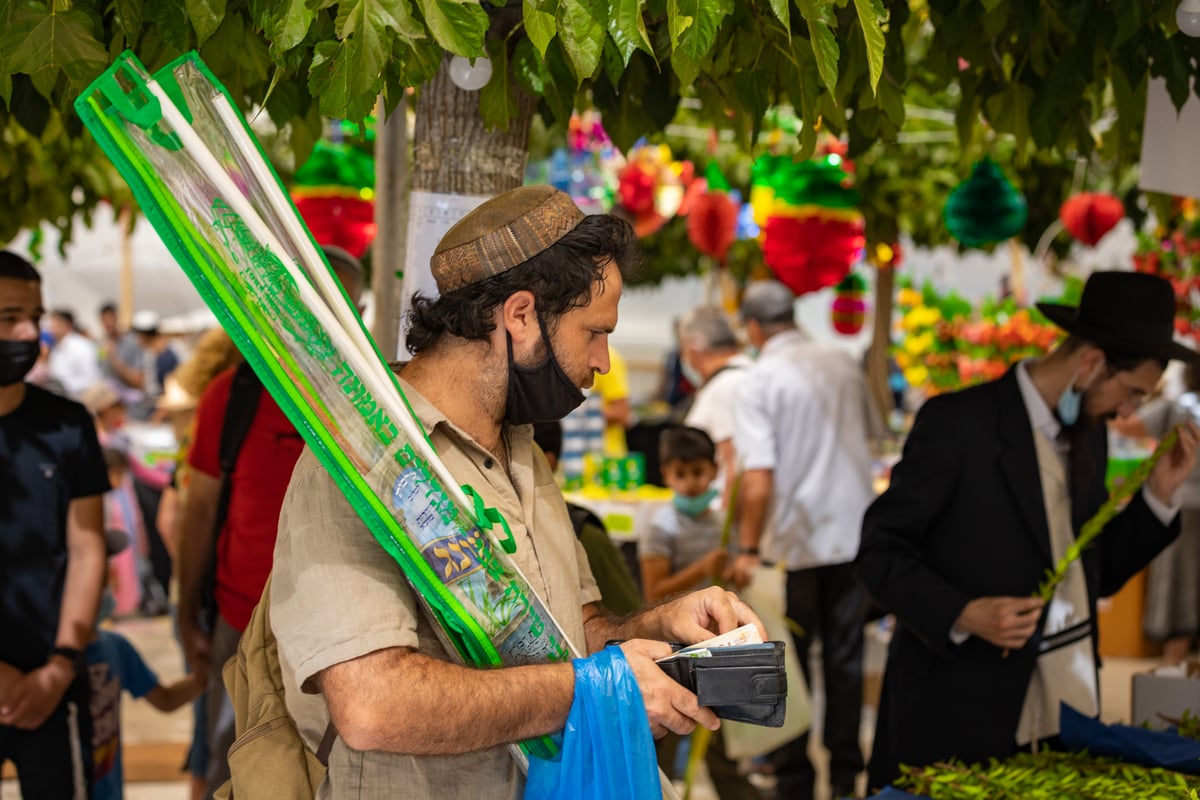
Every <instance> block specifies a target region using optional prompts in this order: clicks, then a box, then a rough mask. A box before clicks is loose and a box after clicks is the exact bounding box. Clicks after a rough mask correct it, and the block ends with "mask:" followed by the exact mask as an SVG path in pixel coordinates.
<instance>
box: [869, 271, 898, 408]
mask: <svg viewBox="0 0 1200 800" xmlns="http://www.w3.org/2000/svg"><path fill="white" fill-rule="evenodd" d="M895 290H896V270H895V268H894V267H891V266H889V267H878V268H876V270H875V335H874V337H873V338H872V339H871V354H870V357H869V359H868V361H867V388H868V391H870V393H871V397H872V399H874V401H875V407H876V408H878V409H879V413H880V414H881V415H882V416H883V419H884V420H885V421H886V420H887V418H888V416H889V415H890V414H891V413H892V408H893V404H892V388H891V386H890V385H889V383H888V356H889V354H890V351H891V348H892V298H893V296H894V294H895Z"/></svg>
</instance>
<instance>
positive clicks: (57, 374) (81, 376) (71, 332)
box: [46, 309, 103, 400]
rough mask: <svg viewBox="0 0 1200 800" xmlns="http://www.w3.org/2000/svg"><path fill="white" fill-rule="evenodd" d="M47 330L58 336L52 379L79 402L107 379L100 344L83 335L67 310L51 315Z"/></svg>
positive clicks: (53, 349) (52, 350)
mask: <svg viewBox="0 0 1200 800" xmlns="http://www.w3.org/2000/svg"><path fill="white" fill-rule="evenodd" d="M46 329H47V331H48V332H49V333H50V335H51V336H53V337H54V345H53V347H51V348H50V360H49V371H50V377H51V378H53V379H54V380H56V381H58V382H59V384H61V385H62V387H63V389H64V390H66V393H67V396H68V397H70V398H71V399H72V400H78V399H79V398H80V397H81V396H82V395H83V393H84V392H85V391H87V390H88V389H90V388H91V387H92V386H94V385H95V384H97V383H99V382H100V381H101V380H102V379H103V375H101V373H100V355H99V352H98V351H97V349H96V343H95V342H93V341H92V340H91V339H89V338H87V337H86V336H84V335H83V334H81V333H79V330H78V329H77V328H76V327H75V315H74V314H72V313H71V312H70V311H67V310H65V309H58V310H55V311H51V312H50V313H49V314H48V315H47V317H46Z"/></svg>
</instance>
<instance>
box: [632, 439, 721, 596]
mask: <svg viewBox="0 0 1200 800" xmlns="http://www.w3.org/2000/svg"><path fill="white" fill-rule="evenodd" d="M659 461H660V463H661V465H662V474H663V483H665V484H666V485H667V486H668V487H669V488H670V489H671V491H673V492H674V493H675V496H674V497H673V498H672V500H671V505H670V506H664V507H662V508H660V509H658V511H657V512H655V514H654V516H653V517H652V518H651V520H650V529H649V530H647V531H646V532H645V533H644V534H643V535H642V537H641V539H640V541H639V542H638V561H639V562H640V564H641V572H642V591H643V592H644V593H645V595H646V601H647V602H649V603H655V602H658V601H659V600H662V599H664V598H666V597H670V596H671V595H675V594H679V593H680V592H685V591H688V590H690V589H698V588H703V587H705V586H709V585H711V584H712V583H713V582H714V581H716V580H719V579H720V578H721V577H722V576H723V575H724V573H725V565H726V563H727V561H728V559H729V550H728V548H724V547H721V525H722V520H721V518H720V516H719V515H718V514H715V513H714V512H713V511H711V510H710V509H709V506H711V505H712V502H713V500H714V499H715V498H716V496H717V490H716V489H714V488H713V486H712V483H713V481H714V480H715V479H716V477H717V450H716V446H715V445H714V444H713V441H712V439H711V438H709V436H708V434H707V433H705V432H704V431H702V430H700V429H699V428H688V427H683V426H681V427H678V428H668V429H667V430H665V431H663V433H662V437H661V438H660V439H659Z"/></svg>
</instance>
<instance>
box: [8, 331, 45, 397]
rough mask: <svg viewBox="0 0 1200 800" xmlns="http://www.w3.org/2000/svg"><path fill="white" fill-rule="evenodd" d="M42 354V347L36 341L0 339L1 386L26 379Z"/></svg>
mask: <svg viewBox="0 0 1200 800" xmlns="http://www.w3.org/2000/svg"><path fill="white" fill-rule="evenodd" d="M40 354H41V347H39V346H38V343H37V342H36V341H33V342H23V341H11V340H7V339H6V340H0V386H12V385H13V384H14V383H20V382H21V381H23V380H25V376H26V375H28V374H29V370H31V369H33V365H34V364H36V363H37V360H38V355H40Z"/></svg>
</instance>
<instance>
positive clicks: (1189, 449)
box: [1146, 421, 1200, 506]
mask: <svg viewBox="0 0 1200 800" xmlns="http://www.w3.org/2000/svg"><path fill="white" fill-rule="evenodd" d="M1198 442H1200V428H1198V427H1196V423H1195V422H1190V421H1189V422H1188V423H1187V424H1185V425H1183V426H1181V427H1180V429H1179V441H1178V442H1177V443H1176V444H1175V447H1174V448H1173V449H1172V450H1171V451H1170V452H1169V453H1166V454H1164V455H1163V457H1162V458H1161V459H1160V460H1159V462H1158V464H1156V465H1155V467H1154V471H1153V472H1151V473H1150V477H1149V478H1147V479H1146V488H1147V489H1148V490H1149V491H1150V492H1151V493H1152V494H1153V495H1154V496H1155V497H1156V498H1157V499H1158V500H1159V501H1160V502H1161V503H1162V504H1163V505H1165V506H1170V505H1171V504H1172V501H1173V500H1174V498H1175V492H1176V491H1177V490H1178V489H1179V487H1180V486H1182V485H1183V482H1184V480H1185V479H1186V478H1187V476H1188V475H1189V474H1190V473H1191V471H1192V467H1193V466H1194V465H1195V463H1196V446H1197V443H1198Z"/></svg>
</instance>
